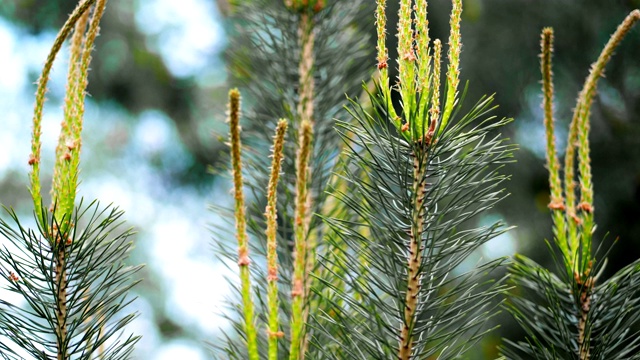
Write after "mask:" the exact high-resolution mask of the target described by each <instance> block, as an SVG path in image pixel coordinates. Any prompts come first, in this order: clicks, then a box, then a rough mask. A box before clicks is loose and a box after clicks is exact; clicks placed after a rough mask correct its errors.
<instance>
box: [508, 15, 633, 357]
mask: <svg viewBox="0 0 640 360" xmlns="http://www.w3.org/2000/svg"><path fill="white" fill-rule="evenodd" d="M638 20H640V11H638V10H634V11H633V12H631V14H629V16H628V17H627V18H626V19H625V20H624V21H623V23H622V24H621V25H620V26H619V27H618V29H617V31H616V32H615V33H614V34H613V35H612V37H611V39H610V40H609V42H608V43H607V44H606V45H605V47H604V49H603V51H602V53H601V54H600V57H599V58H598V60H597V61H596V62H595V63H594V64H593V65H592V68H591V72H590V74H589V76H588V77H587V80H586V81H585V85H584V88H583V89H582V91H581V92H580V94H579V96H578V100H577V105H576V109H575V112H574V116H573V120H572V122H571V124H570V128H569V135H568V137H569V140H568V143H567V150H566V152H565V153H566V155H565V156H566V158H565V168H564V171H565V179H564V193H565V196H566V204H564V203H563V199H562V195H561V190H560V189H561V183H560V178H559V175H558V173H559V165H558V160H557V152H556V149H555V138H554V129H553V109H552V103H553V84H552V82H551V53H552V40H553V32H552V30H551V29H549V28H546V29H544V30H543V33H542V42H541V47H542V55H541V58H542V61H541V71H542V78H543V95H544V102H543V107H544V110H545V118H544V123H545V131H546V140H547V167H548V169H549V184H550V188H551V203H550V204H549V207H550V209H551V210H552V212H553V213H552V217H553V221H554V237H555V238H556V241H555V244H556V245H557V246H558V248H559V250H560V253H561V254H562V258H561V259H560V261H561V262H562V263H561V264H558V265H559V267H560V268H563V269H564V271H563V272H562V274H561V275H560V276H559V277H556V276H555V275H554V274H552V273H551V272H550V271H549V270H547V269H544V268H541V267H540V266H539V265H537V264H535V263H534V262H533V261H531V260H529V259H527V258H525V257H519V258H517V261H516V262H515V263H514V265H513V266H512V267H511V269H510V275H511V279H512V284H513V285H515V286H516V287H517V288H520V289H523V290H524V293H522V294H512V295H511V304H510V307H509V310H510V312H511V313H512V315H513V316H514V317H515V318H516V320H517V321H518V322H519V323H520V325H521V326H522V327H523V328H524V329H525V331H526V333H527V340H526V342H518V343H513V342H507V347H506V348H505V349H503V354H505V355H506V356H508V357H509V358H516V359H517V358H532V357H535V358H543V359H552V358H553V359H555V358H567V359H579V360H587V359H591V360H593V359H602V360H604V359H614V358H615V359H626V358H634V357H633V356H631V354H633V353H634V352H637V351H638V350H640V343H639V341H638V340H637V335H638V334H637V333H635V332H633V331H634V330H632V329H633V327H634V326H638V325H640V317H639V316H633V317H631V318H629V320H628V321H627V320H625V321H624V322H623V323H621V322H620V321H619V319H618V318H617V317H618V316H623V315H622V314H623V313H624V312H626V311H628V309H636V308H637V306H638V303H639V302H640V293H639V292H638V291H636V290H635V286H634V285H631V284H630V283H628V282H627V280H629V279H633V278H635V277H637V276H640V268H639V267H637V265H635V264H632V265H630V266H629V267H627V268H625V269H623V270H621V271H620V272H619V273H618V274H616V275H614V277H612V278H611V279H609V280H607V281H605V282H604V284H602V285H600V286H598V285H597V281H598V278H599V275H598V274H600V273H601V271H602V269H603V267H604V264H605V263H606V262H597V261H596V259H597V255H599V254H594V253H592V237H593V233H594V230H595V223H594V217H593V210H594V207H593V184H592V180H591V166H590V155H589V141H588V135H589V113H590V108H591V103H592V100H593V97H594V96H595V91H596V83H597V80H598V78H599V77H601V76H602V74H603V72H604V68H605V65H606V64H607V62H608V61H609V59H610V58H611V56H612V54H613V50H614V49H615V48H616V47H617V45H618V44H619V43H620V41H621V40H622V38H623V37H624V35H625V34H626V33H628V32H629V30H630V29H631V27H632V26H633V24H634V23H635V22H637V21H638ZM576 150H577V151H578V155H577V157H578V176H579V181H580V203H579V204H578V205H577V206H576V204H575V201H576V198H577V194H576V189H575V184H574V178H575V174H574V166H575V165H574V163H575V157H576ZM551 253H552V254H553V250H551ZM605 255H606V254H605ZM556 262H557V263H559V261H557V260H556ZM623 279H624V280H623ZM622 303H624V304H625V305H624V306H621V305H620V304H622ZM531 319H534V320H535V321H531ZM612 332H613V333H615V335H611V333H612ZM612 336H614V337H615V338H614V337H612Z"/></svg>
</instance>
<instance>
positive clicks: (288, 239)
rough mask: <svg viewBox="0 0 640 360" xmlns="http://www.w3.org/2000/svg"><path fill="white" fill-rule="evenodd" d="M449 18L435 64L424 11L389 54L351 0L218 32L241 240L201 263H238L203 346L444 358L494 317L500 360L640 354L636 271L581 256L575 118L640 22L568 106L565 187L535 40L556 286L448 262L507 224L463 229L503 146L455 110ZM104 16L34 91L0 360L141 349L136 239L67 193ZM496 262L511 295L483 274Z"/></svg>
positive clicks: (589, 232) (522, 260)
mask: <svg viewBox="0 0 640 360" xmlns="http://www.w3.org/2000/svg"><path fill="white" fill-rule="evenodd" d="M451 4H452V7H451V14H450V22H449V25H450V33H449V38H448V44H447V51H446V55H445V54H444V50H443V43H442V41H441V40H440V39H431V38H430V35H429V22H428V20H427V9H428V8H427V5H428V4H427V1H426V0H400V1H399V13H398V23H397V26H396V27H395V28H396V29H397V33H396V37H397V39H398V45H397V59H395V60H393V59H391V58H390V56H389V50H388V48H387V43H386V40H387V31H388V24H387V14H386V12H387V3H386V0H377V1H376V2H375V9H374V6H372V5H373V4H369V3H368V2H367V1H366V0H353V1H343V2H340V1H335V0H326V1H325V0H253V1H246V2H233V4H232V5H233V7H234V9H235V11H236V16H237V18H238V20H239V21H240V23H242V24H243V26H244V28H242V29H239V31H238V32H237V33H236V34H235V35H234V36H235V37H234V38H232V40H233V41H234V49H233V50H232V51H231V59H232V61H231V65H230V70H231V73H232V74H233V75H234V76H235V77H236V78H237V79H238V81H239V82H240V83H241V84H242V83H243V82H244V84H243V85H244V87H245V88H246V89H247V90H246V91H247V92H248V93H249V96H250V97H251V99H252V100H253V101H252V102H253V103H255V104H256V105H255V109H254V110H253V111H249V112H248V113H247V115H246V116H245V117H244V118H243V119H241V111H240V110H241V96H240V92H239V91H238V90H237V89H234V90H231V91H230V92H229V103H228V114H227V119H228V123H229V128H230V141H229V143H230V147H231V151H230V153H231V166H230V170H231V173H232V181H233V197H234V200H235V202H234V207H233V209H226V213H227V214H228V217H229V219H230V221H232V222H233V223H234V224H235V228H234V230H232V231H231V232H233V233H234V234H235V238H236V240H237V242H235V243H232V242H230V241H229V236H228V235H229V230H228V229H227V232H226V233H225V232H224V231H223V230H221V231H216V233H215V235H214V236H215V237H216V238H217V239H216V246H217V249H218V251H219V254H218V255H220V256H223V257H226V258H227V259H231V260H232V261H233V262H234V263H236V264H237V267H238V270H239V278H238V279H239V281H238V284H237V287H236V295H237V298H238V301H237V303H232V305H233V306H232V310H233V311H235V314H229V315H228V316H229V318H230V319H231V321H232V322H234V324H235V327H234V329H235V330H236V333H235V334H228V335H227V336H226V339H225V340H223V341H220V342H219V343H217V344H214V346H213V348H214V350H216V351H218V354H222V355H219V356H220V357H224V358H228V359H249V360H259V359H269V360H277V359H287V358H288V359H290V360H302V359H305V358H306V359H314V360H318V359H380V360H383V359H391V358H396V359H399V360H410V359H431V358H438V359H454V358H460V357H463V356H469V355H471V354H473V353H474V351H475V350H476V349H477V348H476V344H477V343H478V342H479V341H481V340H482V339H483V338H484V337H485V335H487V334H488V332H490V331H491V330H493V329H494V328H495V326H496V325H497V319H498V318H495V315H496V314H497V312H498V310H499V308H500V307H499V305H500V304H502V305H503V308H505V309H506V310H507V311H508V312H509V313H510V314H511V315H512V316H513V317H514V318H515V320H516V321H517V322H518V323H519V324H520V325H521V327H522V329H523V330H524V332H525V333H526V339H524V340H517V341H510V340H508V339H505V340H504V341H503V342H504V345H503V346H502V347H501V348H500V349H498V350H497V351H498V352H499V353H500V354H501V356H503V357H504V358H509V359H530V358H536V359H538V358H540V359H579V360H587V359H591V360H592V359H602V360H605V359H635V358H637V356H638V355H637V354H638V353H640V340H639V339H640V337H639V336H637V335H638V331H639V330H638V326H639V325H640V292H639V291H638V290H637V284H638V283H639V282H640V261H636V262H634V263H633V264H630V265H628V266H627V267H625V268H623V269H622V270H620V271H619V272H618V273H616V274H615V275H614V276H612V277H611V278H609V279H606V280H605V279H601V275H600V274H601V272H602V269H603V267H604V264H605V263H606V260H604V259H606V253H605V254H602V252H599V251H597V250H596V251H594V249H592V242H593V241H592V238H593V236H594V232H595V220H594V210H595V209H594V201H593V200H594V194H593V184H592V175H591V166H590V155H589V117H590V109H591V105H592V103H593V99H594V97H595V94H596V85H597V82H598V79H599V78H600V77H602V75H603V74H604V68H605V66H606V64H607V62H608V61H609V60H610V58H611V56H612V54H613V51H614V50H615V49H616V47H617V46H618V44H619V43H620V42H621V41H622V39H623V37H624V36H625V35H626V34H627V33H628V32H629V31H630V30H631V28H632V27H633V25H634V24H635V23H636V22H637V21H638V20H640V11H638V10H635V11H633V12H631V13H630V14H629V16H628V17H627V18H626V19H625V20H624V21H623V23H622V24H621V25H620V26H619V27H618V29H617V30H616V32H615V33H614V34H613V36H612V37H611V39H610V40H609V42H608V43H607V44H606V46H605V48H604V50H603V51H602V54H601V55H600V57H599V58H598V59H597V61H596V62H595V63H594V64H593V66H592V68H591V71H590V73H589V76H588V77H587V80H586V82H585V85H584V88H583V89H582V91H581V92H580V94H579V96H578V100H577V104H576V106H575V111H574V115H573V118H572V120H571V122H570V125H569V131H568V134H569V135H568V140H567V148H566V150H565V152H564V154H565V155H564V156H565V159H564V174H563V175H564V178H563V179H561V174H560V171H561V169H560V163H559V158H558V151H557V149H556V139H555V137H554V114H553V101H554V98H553V83H552V70H551V57H552V52H553V30H552V29H550V28H545V29H543V31H542V40H541V48H542V54H541V72H542V80H543V81H542V84H543V87H542V93H543V108H544V126H545V130H546V145H547V168H548V170H549V184H550V189H551V196H550V199H551V201H550V204H549V209H550V212H551V216H552V219H553V236H554V239H553V242H552V243H553V244H555V247H554V246H549V248H550V256H552V257H553V258H554V259H556V261H557V263H558V265H559V266H558V268H559V269H560V271H558V272H553V271H552V270H549V269H547V268H544V267H542V266H541V265H538V264H536V263H535V262H533V261H532V260H530V259H528V258H526V257H525V256H522V255H517V256H515V257H514V259H511V260H510V259H507V258H499V259H494V260H489V261H486V262H483V263H480V264H476V265H474V266H472V267H471V268H470V269H469V266H461V265H462V264H463V263H464V264H467V263H468V262H469V259H470V256H471V255H472V254H473V253H474V252H475V251H476V250H478V249H479V248H480V247H482V246H483V245H484V244H485V243H487V242H488V241H490V240H492V239H494V238H495V237H497V236H499V235H501V234H503V233H504V232H506V231H508V227H506V226H505V225H504V224H503V223H502V222H499V221H498V222H495V223H492V224H489V225H481V223H482V222H481V221H479V220H480V219H481V216H483V215H484V214H487V213H488V212H489V211H491V209H492V208H493V206H494V205H495V204H496V203H497V202H498V201H500V200H501V199H503V198H504V197H505V196H507V194H506V192H505V189H504V187H503V185H504V181H506V180H507V179H508V175H505V174H504V173H503V172H504V166H505V164H507V163H511V162H513V152H514V151H515V145H514V144H512V143H510V142H509V141H508V139H506V138H504V137H503V136H502V135H501V134H500V131H501V130H502V128H503V127H504V126H505V125H507V124H509V123H510V122H511V120H510V119H498V118H496V117H495V116H493V115H491V114H492V112H493V111H494V109H495V106H494V105H493V98H492V97H491V96H485V97H482V98H480V99H478V100H477V101H476V102H475V103H472V104H468V103H467V104H465V97H466V96H465V94H466V92H467V91H466V90H467V87H468V84H467V85H465V86H464V87H463V89H462V90H460V89H459V88H460V56H461V49H462V40H461V35H460V22H461V19H462V0H452V2H451ZM370 5H371V6H370ZM105 6H106V0H82V1H80V2H79V4H78V5H77V7H76V8H75V10H74V11H73V13H72V14H71V15H70V16H69V18H68V20H67V22H66V23H65V24H64V26H63V27H62V28H61V30H60V32H59V33H58V36H57V37H56V39H55V42H54V44H53V46H52V48H51V52H50V54H49V56H48V58H47V60H46V63H45V66H44V69H43V71H42V73H41V76H40V79H39V81H38V84H37V92H36V102H35V109H34V116H33V123H32V125H33V134H32V148H31V151H32V152H31V154H30V156H29V159H28V163H29V165H30V167H31V172H30V174H29V179H30V187H29V189H30V192H31V195H32V198H33V206H34V209H33V213H34V220H35V221H34V222H33V223H34V224H35V225H33V226H31V227H28V226H24V225H23V221H21V219H19V218H18V216H17V215H16V213H15V212H13V210H8V211H7V214H8V220H4V219H0V236H2V238H3V240H4V239H6V240H7V242H6V244H7V245H6V246H3V247H2V248H1V249H0V274H1V276H2V277H3V278H5V279H6V280H7V285H6V288H7V289H8V290H10V291H12V292H14V293H16V294H18V295H19V296H20V297H21V298H22V299H24V300H25V303H26V305H25V306H18V305H17V304H12V303H9V302H6V301H4V300H2V299H0V358H2V359H11V360H16V359H24V358H25V356H27V355H28V356H30V357H31V358H34V359H42V360H45V359H58V360H67V359H74V360H75V359H86V360H92V359H118V360H119V359H125V358H129V357H130V356H131V354H132V352H133V349H134V346H135V344H136V342H137V340H138V339H139V337H138V336H135V335H133V334H131V335H126V334H128V332H127V329H126V326H127V325H128V324H129V323H130V322H131V321H132V320H133V319H135V317H136V316H137V314H136V313H128V312H127V309H126V307H127V306H128V305H129V304H130V302H131V301H132V298H131V297H130V296H129V290H130V289H131V288H132V287H133V286H134V285H135V284H136V283H137V280H136V278H135V273H136V272H137V271H138V270H139V269H140V266H128V265H127V264H126V261H127V255H128V253H129V252H130V250H131V249H132V242H131V241H130V239H129V238H130V235H131V231H130V230H129V229H126V228H123V226H122V220H121V218H122V212H121V211H120V210H118V209H117V208H114V207H112V206H107V207H104V206H101V205H100V204H98V203H97V202H95V201H94V202H91V203H89V204H85V203H84V201H82V200H80V201H77V199H76V196H77V191H78V183H79V179H78V177H79V164H80V152H81V148H82V127H83V118H84V101H85V93H86V88H87V81H88V80H87V79H88V73H89V65H90V63H91V56H92V51H93V47H94V41H95V38H96V36H97V35H98V32H99V24H100V19H101V18H102V15H103V13H104V11H105ZM364 10H367V11H370V13H372V16H368V15H367V16H366V19H367V23H373V21H374V19H375V28H376V35H377V42H376V50H377V51H376V52H377V54H376V60H377V61H376V65H375V66H368V63H369V62H373V61H372V59H373V55H372V54H371V53H372V51H371V49H370V48H371V46H370V45H369V44H368V42H367V39H366V32H367V30H368V29H369V28H368V27H367V26H366V25H362V19H363V18H364V17H363V13H362V12H363V11H364ZM369 20H371V21H369ZM371 30H372V29H371ZM68 38H70V41H69V51H70V56H69V69H68V78H67V88H66V95H65V99H64V109H63V117H62V118H63V120H62V124H61V130H60V135H59V140H58V144H57V147H56V150H55V154H54V156H55V160H54V170H53V181H52V185H51V202H50V204H49V205H46V204H45V203H44V200H43V196H42V194H41V192H42V190H41V184H40V166H41V159H42V157H41V140H40V138H41V129H42V114H43V107H44V104H45V93H46V91H47V83H48V81H49V74H50V71H51V69H52V66H53V63H54V60H55V58H56V55H57V54H58V52H59V51H60V50H61V49H62V48H63V45H64V43H65V41H67V39H68ZM337 56H343V57H346V59H345V61H335V59H336V57H337ZM274 58H275V59H277V60H278V61H274ZM445 58H446V63H447V65H446V67H445V69H446V70H445V69H443V68H442V63H443V62H445ZM363 64H364V65H363ZM394 67H395V68H397V79H396V80H395V81H393V82H392V81H391V78H392V75H391V74H392V73H393V74H395V72H394V71H392V70H393V69H391V68H394ZM372 72H373V73H374V74H373V76H371V73H372ZM368 78H370V79H371V80H370V81H368V82H366V83H365V84H364V85H362V81H363V80H366V79H368ZM345 93H346V94H347V97H345V96H344V94H345ZM242 121H245V123H246V127H247V128H248V129H249V130H248V131H249V135H251V136H247V137H245V139H247V138H248V139H249V141H247V143H248V144H243V142H242V140H241V127H240V123H241V122H242ZM243 134H244V133H243ZM271 134H274V135H271ZM288 138H293V139H295V140H294V141H288V140H287V139H288ZM267 152H270V153H271V156H270V158H269V160H268V161H265V159H266V157H265V156H264V154H265V153H267ZM576 161H577V164H576ZM576 170H577V174H576ZM576 182H577V184H578V185H577V186H576ZM247 189H249V190H250V192H251V196H250V197H248V199H249V200H247V198H246V197H245V190H247ZM220 211H221V212H224V211H225V210H224V209H221V210H220ZM217 215H220V214H217ZM549 244H551V242H550V243H549ZM504 267H506V269H507V272H508V276H507V280H506V281H504V279H497V277H498V276H497V275H496V274H497V273H499V272H498V271H496V270H499V269H501V268H504ZM465 269H467V270H465Z"/></svg>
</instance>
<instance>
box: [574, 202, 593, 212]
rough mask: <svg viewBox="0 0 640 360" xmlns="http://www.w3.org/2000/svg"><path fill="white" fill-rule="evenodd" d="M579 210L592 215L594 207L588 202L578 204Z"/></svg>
mask: <svg viewBox="0 0 640 360" xmlns="http://www.w3.org/2000/svg"><path fill="white" fill-rule="evenodd" d="M577 209H578V210H582V211H584V212H586V213H592V212H593V206H592V205H591V204H589V203H587V202H584V201H583V202H581V203H580V204H578V207H577Z"/></svg>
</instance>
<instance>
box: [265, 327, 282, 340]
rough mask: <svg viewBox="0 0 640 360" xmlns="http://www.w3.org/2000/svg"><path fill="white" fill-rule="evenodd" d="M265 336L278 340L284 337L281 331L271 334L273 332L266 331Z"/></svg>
mask: <svg viewBox="0 0 640 360" xmlns="http://www.w3.org/2000/svg"><path fill="white" fill-rule="evenodd" d="M267 336H269V337H270V338H278V339H280V338H283V337H284V332H282V331H276V332H273V331H271V330H269V329H267Z"/></svg>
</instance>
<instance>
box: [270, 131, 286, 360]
mask: <svg viewBox="0 0 640 360" xmlns="http://www.w3.org/2000/svg"><path fill="white" fill-rule="evenodd" d="M287 125H288V124H287V120H285V119H281V120H280V121H279V122H278V125H277V127H276V134H275V137H274V140H273V150H272V154H271V156H272V157H273V159H272V162H271V175H270V176H269V186H268V187H267V208H266V210H265V217H266V218H267V230H266V235H267V282H268V290H267V302H268V304H269V305H268V307H269V325H268V328H267V336H268V337H269V360H277V359H278V338H281V337H283V336H284V333H283V332H282V331H280V327H279V326H280V325H279V320H278V252H277V246H278V245H277V239H276V236H277V227H278V222H277V219H278V215H277V209H276V206H277V203H278V180H279V178H280V171H281V169H282V158H283V156H284V154H283V148H284V136H285V134H286V133H287Z"/></svg>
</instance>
